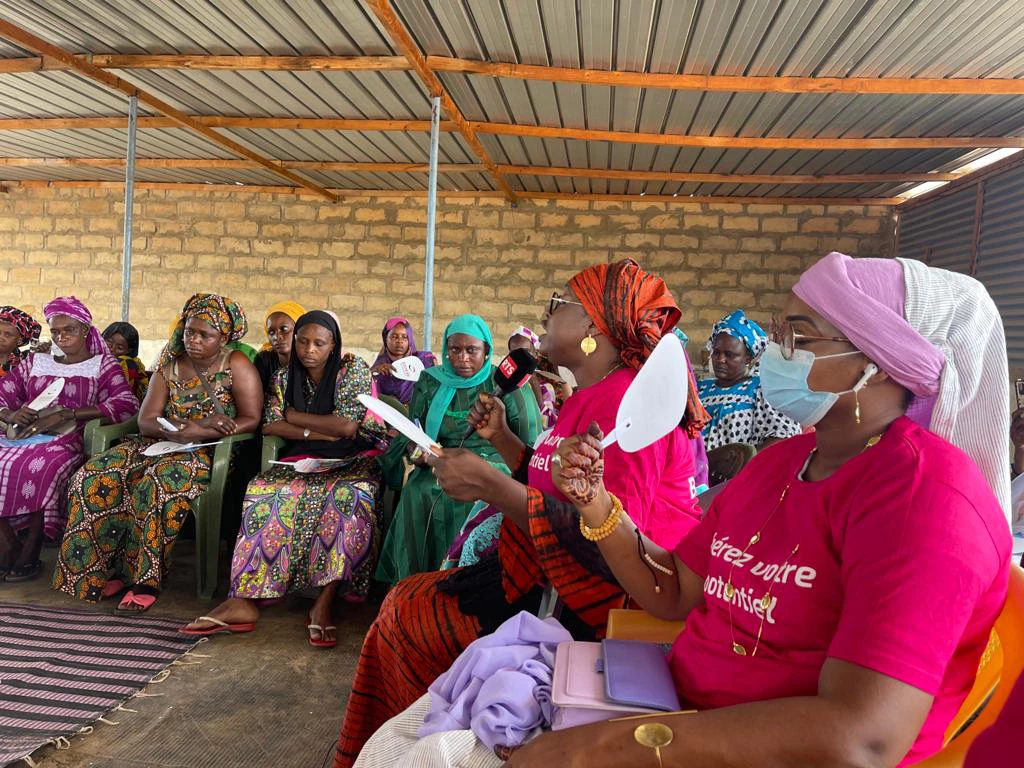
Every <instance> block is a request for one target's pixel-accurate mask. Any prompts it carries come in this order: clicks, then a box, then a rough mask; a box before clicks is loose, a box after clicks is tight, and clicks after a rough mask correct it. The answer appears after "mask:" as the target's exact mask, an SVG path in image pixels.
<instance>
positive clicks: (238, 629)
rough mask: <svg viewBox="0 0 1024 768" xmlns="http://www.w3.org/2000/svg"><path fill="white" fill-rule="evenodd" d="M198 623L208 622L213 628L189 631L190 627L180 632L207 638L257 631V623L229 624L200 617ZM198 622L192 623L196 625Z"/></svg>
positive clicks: (208, 617) (207, 617)
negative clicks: (209, 636) (208, 636)
mask: <svg viewBox="0 0 1024 768" xmlns="http://www.w3.org/2000/svg"><path fill="white" fill-rule="evenodd" d="M196 621H208V622H210V623H211V624H213V626H212V627H202V628H201V629H189V628H188V626H184V627H182V628H181V629H179V630H178V631H179V632H180V633H181V634H183V635H192V636H193V637H205V636H206V635H216V634H221V633H223V634H227V635H244V634H245V633H246V632H252V631H253V630H254V629H256V622H254V621H248V622H243V623H241V624H228V623H227V622H226V621H221V620H220V619H215V618H213V617H212V616H200V617H199V618H198V619H196ZM196 621H193V622H192V623H193V624H195V623H196Z"/></svg>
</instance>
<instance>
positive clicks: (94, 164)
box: [0, 157, 938, 181]
mask: <svg viewBox="0 0 1024 768" xmlns="http://www.w3.org/2000/svg"><path fill="white" fill-rule="evenodd" d="M125 162H126V161H125V159H124V158H123V157H0V167H6V168H123V167H124V165H125ZM273 162H274V163H275V165H278V166H279V167H281V168H289V169H291V170H296V171H336V172H363V173H427V172H428V171H429V170H430V168H429V166H428V164H427V163H349V162H331V161H320V160H275V161H273ZM135 167H136V168H173V169H186V170H188V169H195V170H257V171H258V170H260V169H262V168H263V166H262V165H261V164H259V163H256V162H253V161H252V160H235V159H225V158H206V157H203V158H188V157H145V158H143V157H140V158H137V159H136V160H135ZM486 170H487V168H486V167H485V166H484V165H483V164H482V163H442V164H441V165H439V166H438V171H440V172H441V173H480V172H482V171H486ZM937 180H938V179H932V181H937Z"/></svg>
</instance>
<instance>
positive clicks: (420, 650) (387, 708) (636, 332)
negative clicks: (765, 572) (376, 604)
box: [334, 260, 707, 768]
mask: <svg viewBox="0 0 1024 768" xmlns="http://www.w3.org/2000/svg"><path fill="white" fill-rule="evenodd" d="M679 316H680V312H679V308H678V307H677V306H676V303H675V301H674V300H673V298H672V294H671V293H669V291H668V288H667V287H666V286H665V283H664V282H663V281H662V280H661V279H660V278H658V277H655V276H654V275H650V274H647V273H645V272H644V271H643V270H642V269H640V267H639V266H637V264H636V262H633V261H629V260H627V261H620V262H618V263H615V264H601V265H598V266H594V267H590V268H588V269H586V270H584V271H583V272H581V273H579V274H578V275H576V276H575V277H573V278H572V280H570V282H569V286H568V288H567V289H566V290H565V291H564V292H563V293H561V294H559V293H556V294H554V295H553V296H552V298H551V301H550V303H549V305H548V307H547V316H546V319H545V321H544V327H545V328H546V330H547V334H546V335H545V336H544V338H543V339H542V341H541V352H542V353H543V354H544V355H545V356H547V357H548V359H549V360H550V361H551V362H552V363H554V364H555V365H559V366H562V367H564V368H568V369H569V370H570V371H572V373H573V376H574V377H575V379H576V381H577V383H578V385H579V388H578V389H577V391H576V393H575V394H573V395H572V397H570V398H569V399H568V400H566V401H565V405H564V407H563V408H562V412H561V414H560V415H559V419H558V423H557V424H556V426H555V429H554V431H553V432H551V433H550V435H547V436H545V438H544V439H542V440H540V441H538V445H537V448H536V451H534V450H531V449H529V448H528V447H527V445H526V444H525V443H524V441H522V440H521V439H519V438H518V437H516V436H515V435H514V434H513V433H512V431H511V430H510V429H509V428H508V425H507V424H506V423H505V422H504V420H503V419H502V417H501V414H502V408H501V404H500V401H498V400H496V399H494V398H488V399H487V400H486V402H483V403H477V405H476V406H474V416H473V423H474V424H475V425H476V426H477V435H478V436H480V437H482V438H486V439H487V440H489V441H490V442H491V444H492V445H494V446H496V447H498V448H499V450H500V452H501V455H502V456H504V457H505V458H506V461H507V462H509V465H510V466H513V467H515V469H516V479H512V478H510V477H506V476H505V475H504V474H502V473H501V472H499V471H498V470H496V469H494V468H492V467H491V466H490V465H488V464H487V463H486V462H485V461H483V460H482V459H480V458H479V457H477V456H476V455H474V454H473V453H471V452H469V451H459V450H455V449H452V450H445V451H444V454H443V456H442V457H441V458H440V460H439V461H438V462H436V466H435V472H437V474H438V478H439V480H440V481H441V483H442V485H443V486H444V488H445V489H446V490H447V491H448V492H449V493H451V494H452V495H453V496H455V497H456V498H465V499H481V500H483V501H485V502H487V503H488V504H492V505H494V506H495V507H498V508H500V509H501V510H502V511H503V513H504V521H503V523H502V529H501V536H500V538H499V540H498V547H497V551H496V552H495V553H494V554H492V555H490V556H488V557H485V558H483V559H482V560H481V561H480V562H479V563H477V564H476V565H473V566H469V567H466V568H458V569H455V570H451V571H443V572H438V573H425V574H420V575H418V576H414V577H412V578H409V579H406V580H405V581H402V582H401V583H400V584H398V586H396V587H395V588H394V589H393V590H391V592H390V593H389V594H388V596H387V598H385V600H384V604H383V606H382V607H381V610H380V614H379V615H378V616H377V620H376V621H375V622H374V623H373V625H372V626H371V627H370V631H369V633H368V634H367V636H366V641H365V642H364V643H363V650H362V654H361V655H360V658H359V665H358V667H357V668H356V677H355V681H354V683H353V687H352V695H351V697H350V698H349V701H348V707H347V709H346V711H345V719H344V722H343V724H342V728H341V737H340V740H339V744H338V754H337V757H336V758H335V763H334V764H335V766H337V768H342V767H347V766H351V765H352V763H353V762H354V761H355V759H356V755H358V754H359V750H360V749H361V748H362V746H363V744H364V743H365V742H366V740H367V739H368V738H369V737H370V735H371V734H372V733H373V732H374V731H375V730H376V729H377V728H378V727H380V726H381V725H382V724H383V723H384V722H385V721H386V720H387V719H388V718H390V717H392V716H394V715H395V714H397V713H398V712H400V711H401V710H402V709H404V708H405V707H407V706H408V705H409V704H411V703H412V702H413V701H415V700H416V699H417V698H418V697H420V696H421V695H422V694H423V693H424V692H425V691H426V690H427V686H429V685H430V684H431V683H432V682H433V681H434V679H435V678H436V677H437V676H438V675H439V674H441V673H442V672H444V671H445V670H446V669H447V668H448V667H449V666H450V665H451V663H452V661H454V660H455V658H456V657H457V656H458V655H459V653H461V652H462V650H463V649H464V648H465V647H466V646H467V645H469V644H470V643H471V642H472V641H473V640H475V639H476V638H477V637H480V636H481V635H484V634H487V633H488V632H491V631H493V630H494V629H495V628H497V627H498V626H499V625H500V624H501V623H502V622H503V621H505V620H506V619H508V618H509V617H511V616H514V615H515V614H516V613H518V612H519V611H520V610H529V609H536V608H537V606H538V605H539V603H540V598H541V595H542V593H543V589H544V585H545V584H547V583H550V584H551V585H553V586H554V587H555V589H557V590H558V594H559V596H560V597H561V599H562V600H563V602H564V604H565V609H564V611H563V619H564V621H566V623H567V624H568V625H569V626H572V627H573V628H574V630H575V633H576V634H578V635H579V636H580V637H593V636H594V634H595V633H598V632H600V631H603V629H604V625H605V624H606V622H607V620H608V611H609V610H610V609H611V608H621V607H622V606H623V604H624V601H625V597H626V596H625V594H624V593H623V592H622V590H621V589H620V588H619V586H618V585H617V584H616V583H615V581H614V579H613V578H612V576H611V573H610V572H609V570H608V568H607V566H606V565H605V564H604V562H603V561H602V560H601V556H600V553H599V552H598V551H597V548H596V546H594V545H593V544H590V543H588V542H586V541H584V540H583V538H582V536H581V535H580V529H579V524H578V522H577V520H578V517H577V516H576V515H575V511H574V508H573V507H572V505H571V504H570V503H569V502H568V500H567V499H566V498H565V497H564V496H563V495H562V494H561V493H559V492H558V490H557V489H556V488H555V487H554V486H553V485H552V484H551V457H552V454H553V452H554V449H555V447H556V446H557V445H558V443H559V441H560V440H561V439H562V438H564V437H568V436H570V435H574V434H576V433H577V432H579V431H580V430H581V429H585V428H586V425H588V424H589V423H590V422H591V420H596V421H597V422H598V423H599V424H601V425H603V426H604V428H605V429H611V428H612V427H613V426H614V424H615V416H616V413H617V412H618V408H619V403H620V401H621V400H622V396H623V395H624V394H625V392H626V390H627V388H628V387H629V385H630V383H631V382H632V381H633V379H634V378H635V377H636V375H637V370H638V369H639V368H640V366H641V365H642V364H643V362H644V361H645V360H646V359H647V357H648V356H649V355H650V353H651V351H653V349H654V347H655V346H656V345H657V343H658V342H659V341H660V340H661V337H662V335H663V334H665V333H668V332H669V331H670V330H671V328H672V326H673V325H674V324H675V322H676V321H677V320H678V319H679ZM689 391H690V393H691V399H690V401H689V404H688V407H687V412H688V414H689V416H690V422H689V424H688V428H690V429H693V430H694V431H695V432H699V431H700V428H701V426H703V422H704V421H705V420H706V418H707V414H706V413H704V412H703V410H702V409H701V408H700V403H699V402H698V401H697V400H696V395H695V391H696V387H695V386H693V382H692V381H691V386H690V390H689ZM605 460H606V462H607V466H608V482H609V484H610V485H611V486H612V487H613V488H614V489H615V493H617V494H620V495H621V497H624V498H626V499H629V504H630V505H631V506H632V507H634V508H635V509H637V510H641V511H640V512H639V513H638V514H637V516H636V517H637V520H638V525H640V527H641V528H642V530H644V531H645V532H646V533H647V534H649V535H650V536H652V537H653V538H654V540H655V541H658V542H660V543H661V544H662V545H663V546H665V547H669V548H674V547H675V546H676V545H677V544H678V543H679V541H680V539H682V537H683V536H684V535H685V533H686V532H687V531H688V530H690V529H691V528H693V527H694V526H696V525H697V522H698V520H699V519H700V509H699V507H698V506H697V502H696V499H695V495H694V492H693V491H694V482H693V458H692V456H691V454H690V446H689V440H688V439H687V436H686V434H684V433H683V431H682V430H676V431H674V432H672V433H671V434H669V435H667V436H666V437H664V438H662V439H661V440H659V441H657V442H656V443H654V444H653V445H651V446H649V447H647V448H645V449H643V450H641V451H638V452H636V453H624V452H623V451H621V450H620V449H619V447H618V446H617V445H614V446H612V447H611V448H609V449H608V452H607V455H606V457H605Z"/></svg>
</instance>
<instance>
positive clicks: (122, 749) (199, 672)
mask: <svg viewBox="0 0 1024 768" xmlns="http://www.w3.org/2000/svg"><path fill="white" fill-rule="evenodd" d="M56 554H57V551H56V550H55V549H52V548H47V549H44V550H43V561H44V563H45V565H46V569H45V570H44V574H46V576H45V577H40V578H39V579H37V580H36V581H33V582H28V583H24V584H8V583H4V582H0V600H2V601H11V602H18V603H33V604H37V605H50V606H57V605H61V606H68V605H72V604H74V605H76V606H80V605H81V604H80V603H77V601H74V600H72V599H71V598H69V597H67V596H65V595H62V594H58V593H55V592H53V591H52V590H51V589H50V586H49V574H51V573H52V566H53V563H54V561H55V560H56ZM228 558H229V555H228V554H227V553H224V552H223V551H222V554H221V565H222V568H226V566H227V560H228ZM225 584H226V574H222V577H221V588H220V590H219V592H218V595H217V596H216V597H215V598H214V600H213V601H212V602H205V601H201V600H199V599H197V598H196V596H195V571H194V557H193V543H192V542H191V541H180V542H178V544H177V545H176V547H175V562H174V565H173V567H172V569H171V574H170V578H169V582H168V585H167V588H166V589H165V592H164V595H163V596H162V597H161V598H160V600H158V601H157V603H156V605H155V606H154V607H153V608H152V609H151V610H152V613H153V614H154V615H160V616H172V617H175V618H180V619H182V621H183V623H185V622H187V621H189V620H191V619H192V618H194V617H196V616H199V615H201V614H202V613H204V612H206V611H208V610H210V609H211V608H212V607H213V606H214V605H216V604H217V602H219V601H220V600H221V599H223V596H224V589H225ZM378 604H379V598H378V600H375V601H371V602H370V603H368V604H366V605H349V604H348V603H339V607H338V609H337V611H338V613H337V614H336V618H337V620H338V621H337V625H338V646H337V647H336V648H334V649H329V650H320V649H314V648H312V647H310V646H309V644H308V643H307V642H306V638H307V634H306V629H305V627H304V620H305V616H306V611H308V609H309V606H311V605H312V601H311V600H306V599H304V598H299V597H294V598H289V599H288V600H287V601H286V602H285V603H282V604H279V605H276V606H273V607H270V608H268V609H267V610H266V611H265V612H264V615H263V617H262V618H261V619H260V622H259V624H258V626H257V629H256V631H255V632H253V633H251V634H247V635H238V636H227V635H217V636H215V637H213V638H211V639H210V640H209V641H208V642H204V643H201V644H200V645H198V646H197V647H196V648H195V653H196V654H204V655H207V656H208V658H203V659H197V660H198V661H200V662H201V663H199V664H196V665H194V666H173V667H171V676H170V677H169V678H168V679H167V680H166V681H165V682H163V683H160V684H156V685H151V686H150V687H149V689H148V690H147V693H154V694H160V695H159V696H154V697H152V698H135V699H132V700H131V701H130V702H128V703H126V704H125V706H126V707H129V708H131V709H135V710H138V712H137V713H130V712H117V713H115V714H113V715H112V716H111V717H110V719H112V720H114V721H117V722H119V723H120V724H119V725H116V726H115V725H105V724H103V723H97V724H96V725H95V730H94V731H93V732H92V733H91V734H88V735H84V736H78V737H76V738H74V739H73V740H72V742H71V748H70V749H67V750H59V751H58V750H56V749H53V748H50V747H47V748H45V749H42V750H40V751H39V752H37V753H36V754H35V755H34V756H33V759H34V760H35V762H36V764H37V765H38V766H39V767H40V768H87V767H88V768H142V767H143V766H161V768H207V767H209V768H236V767H237V768H243V767H244V768H252V767H253V766H273V767H274V768H278V767H279V768H321V766H323V765H328V766H329V765H330V763H331V760H333V756H334V743H335V741H336V740H337V737H338V728H339V725H340V723H341V715H342V711H343V707H344V704H345V702H346V700H347V699H348V695H349V691H350V689H351V684H352V677H353V675H354V672H355V665H356V661H357V659H358V658H359V649H360V647H361V646H362V641H363V636H364V635H365V634H366V630H367V628H368V627H369V625H370V622H371V621H372V620H373V617H374V616H375V615H376V612H377V606H378ZM112 609H113V605H112V604H108V603H105V602H104V603H101V604H100V605H99V606H97V607H96V610H97V611H110V610H112ZM15 765H18V766H19V768H20V764H15Z"/></svg>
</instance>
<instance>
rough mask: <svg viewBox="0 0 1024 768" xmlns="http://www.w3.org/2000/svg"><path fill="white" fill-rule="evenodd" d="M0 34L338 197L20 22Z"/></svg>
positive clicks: (2, 24)
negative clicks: (61, 46)
mask: <svg viewBox="0 0 1024 768" xmlns="http://www.w3.org/2000/svg"><path fill="white" fill-rule="evenodd" d="M0 37H4V38H6V39H7V40H10V41H12V42H14V43H17V44H18V45H20V46H21V47H22V48H26V49H28V50H30V51H34V52H35V53H37V54H39V55H40V56H47V57H49V58H51V59H56V60H57V61H61V62H63V63H64V64H66V65H67V66H68V67H70V68H71V69H72V70H74V71H75V72H78V73H79V74H82V75H84V76H85V77H88V78H89V79H91V80H95V81H96V82H98V83H101V84H102V85H105V86H107V87H108V88H111V89H113V90H115V91H120V92H121V93H123V94H125V95H126V96H137V97H138V99H139V103H140V104H144V105H145V106H146V107H148V108H150V109H154V110H156V111H157V112H160V113H161V114H163V115H166V116H167V117H169V118H171V119H172V120H174V121H175V122H176V123H178V124H180V125H181V126H183V127H185V128H191V129H192V130H193V131H195V132H196V133H198V134H200V135H201V136H203V137H205V138H206V139H209V140H210V141H212V142H214V143H215V144H219V145H220V146H222V147H224V148H225V149H227V150H228V151H230V152H231V153H232V154H235V155H238V156H240V157H244V158H246V159H247V160H252V161H254V162H256V163H259V164H260V165H262V166H263V167H264V168H266V169H267V170H270V171H273V172H274V173H276V174H277V175H279V176H281V177H282V178H284V179H287V180H288V181H290V182H292V183H293V184H297V185H299V186H300V187H304V188H306V189H309V190H310V191H312V192H316V193H317V194H318V195H321V196H323V197H325V198H327V199H328V200H331V201H332V202H333V201H336V200H337V199H338V198H337V196H336V195H334V194H333V193H331V192H328V191H327V190H326V189H324V188H322V187H319V186H317V185H316V184H314V183H313V182H311V181H309V180H308V179H305V178H303V177H302V176H299V175H298V174H295V173H292V172H291V171H288V170H285V169H283V168H281V167H280V166H277V165H275V164H274V163H273V161H271V160H269V159H268V158H266V157H263V155H260V154H258V153H256V152H253V151H252V150H251V149H249V148H248V147H245V146H243V145H242V144H239V143H238V142H237V141H235V140H233V139H229V138H228V137H226V136H224V135H223V134H221V133H218V132H217V131H215V130H213V129H212V128H209V127H207V126H205V125H203V124H202V123H200V122H197V121H196V120H193V119H192V117H190V116H189V115H187V114H185V113H184V112H182V111H180V110H178V109H175V108H174V107H172V106H171V105H170V104H168V103H167V102H165V101H163V100H162V99H159V98H157V97H156V96H153V95H152V94H150V93H148V92H146V91H143V90H142V89H140V88H136V87H135V86H134V85H132V84H131V83H129V82H127V81H126V80H122V79H121V78H119V77H117V76H116V75H112V74H110V73H109V72H105V71H104V70H102V69H100V68H99V67H96V66H94V65H92V64H88V63H86V62H84V61H81V60H80V59H78V58H77V57H76V56H75V55H74V54H72V53H70V52H68V51H65V50H64V49H63V48H60V47H58V46H56V45H53V44H52V43H48V42H47V41H46V40H43V39H42V38H41V37H37V36H36V35H33V34H32V33H31V32H29V31H28V30H25V29H22V28H21V27H19V26H16V25H14V24H11V23H10V22H9V21H7V20H5V19H0Z"/></svg>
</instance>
